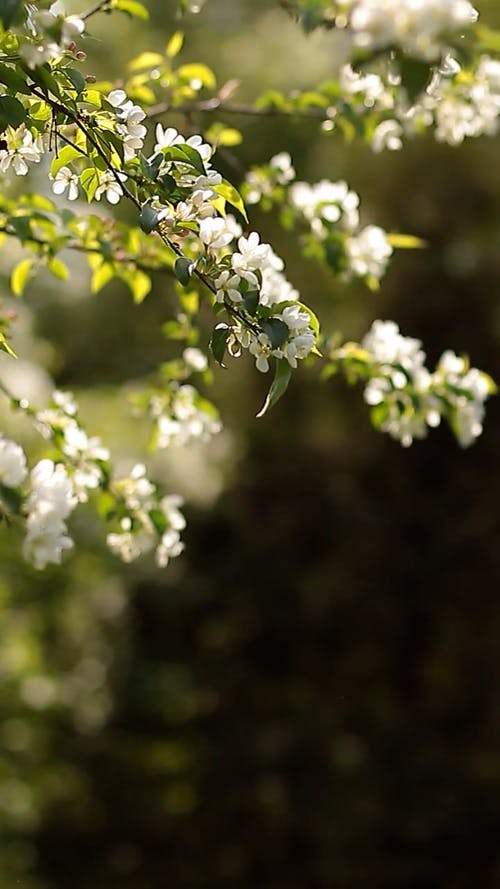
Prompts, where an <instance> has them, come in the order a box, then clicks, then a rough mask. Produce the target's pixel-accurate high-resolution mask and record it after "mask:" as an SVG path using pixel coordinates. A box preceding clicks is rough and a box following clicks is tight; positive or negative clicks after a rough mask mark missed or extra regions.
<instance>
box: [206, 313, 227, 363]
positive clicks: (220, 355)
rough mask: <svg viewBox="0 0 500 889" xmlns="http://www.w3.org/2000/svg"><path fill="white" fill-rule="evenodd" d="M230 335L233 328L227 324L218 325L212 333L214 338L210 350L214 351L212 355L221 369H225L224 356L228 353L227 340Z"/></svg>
mask: <svg viewBox="0 0 500 889" xmlns="http://www.w3.org/2000/svg"><path fill="white" fill-rule="evenodd" d="M230 333H231V328H230V327H228V325H227V324H224V323H221V324H216V325H215V327H214V331H213V333H212V338H211V340H210V349H211V351H212V355H213V356H214V358H215V360H216V361H217V363H218V364H220V366H221V367H225V364H224V355H225V352H226V348H227V340H228V337H229V334H230Z"/></svg>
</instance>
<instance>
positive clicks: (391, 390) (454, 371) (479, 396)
mask: <svg viewBox="0 0 500 889" xmlns="http://www.w3.org/2000/svg"><path fill="white" fill-rule="evenodd" d="M334 357H335V359H336V360H337V361H339V362H340V364H341V366H343V367H344V369H345V370H346V372H348V373H353V372H354V373H355V375H361V376H362V377H364V378H367V383H366V386H365V391H364V397H365V401H366V403H367V404H368V405H370V407H371V409H372V419H373V421H374V424H375V425H376V427H377V428H379V429H380V430H382V431H383V432H387V433H388V434H389V435H390V436H391V437H392V438H395V439H396V440H398V441H400V442H401V444H402V445H403V446H404V447H408V446H409V445H411V443H412V441H413V440H414V439H415V438H425V437H426V435H427V433H428V429H429V427H430V428H435V427H436V426H439V424H440V422H441V419H442V418H444V419H446V420H447V421H448V423H449V424H450V426H451V428H452V429H453V432H454V433H455V435H456V437H457V440H458V442H459V444H460V445H462V447H468V446H469V445H471V444H472V443H473V442H474V441H475V439H476V438H477V437H478V436H479V435H481V432H482V421H483V417H484V404H485V401H486V399H487V398H488V396H489V395H491V394H492V393H493V392H494V391H495V386H494V384H493V381H492V380H491V378H490V377H489V376H488V375H487V374H485V373H483V372H482V371H479V370H477V368H471V367H469V364H468V362H467V360H466V359H465V358H463V357H460V356H457V355H455V353H454V352H451V351H446V352H444V354H443V355H442V356H441V358H440V360H439V362H438V364H437V367H436V369H435V371H434V373H430V372H429V370H428V369H427V367H426V366H425V357H426V356H425V352H424V351H423V350H422V343H421V342H420V340H418V339H414V338H413V337H407V336H403V335H402V334H401V333H400V332H399V328H398V326H397V324H395V323H394V322H393V321H374V323H373V324H372V327H371V329H370V330H369V332H368V333H367V334H366V336H365V337H364V339H363V340H362V341H361V344H360V346H356V345H355V344H352V343H351V344H347V345H346V346H344V347H342V348H340V349H338V350H337V351H336V352H335V356H334Z"/></svg>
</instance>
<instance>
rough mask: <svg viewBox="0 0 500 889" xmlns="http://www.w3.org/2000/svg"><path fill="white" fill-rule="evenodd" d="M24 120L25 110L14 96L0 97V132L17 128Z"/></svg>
mask: <svg viewBox="0 0 500 889" xmlns="http://www.w3.org/2000/svg"><path fill="white" fill-rule="evenodd" d="M25 120H26V110H25V108H24V105H21V103H20V101H19V99H15V98H14V96H0V132H2V133H3V132H4V130H6V129H7V127H14V128H15V127H19V126H20V125H21V124H22V123H23V122H24V121H25Z"/></svg>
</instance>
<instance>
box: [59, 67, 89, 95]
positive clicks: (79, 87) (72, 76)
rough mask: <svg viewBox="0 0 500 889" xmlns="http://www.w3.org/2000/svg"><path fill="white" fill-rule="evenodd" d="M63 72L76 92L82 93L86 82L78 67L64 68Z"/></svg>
mask: <svg viewBox="0 0 500 889" xmlns="http://www.w3.org/2000/svg"><path fill="white" fill-rule="evenodd" d="M63 70H64V73H65V75H66V77H67V78H68V80H69V81H70V82H71V84H72V85H73V87H74V88H75V90H76V91H77V93H83V91H84V89H85V87H86V85H87V83H86V81H85V77H84V76H83V74H82V72H81V71H79V70H78V68H64V69H63Z"/></svg>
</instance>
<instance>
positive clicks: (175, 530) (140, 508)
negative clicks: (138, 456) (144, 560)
mask: <svg viewBox="0 0 500 889" xmlns="http://www.w3.org/2000/svg"><path fill="white" fill-rule="evenodd" d="M114 490H115V491H116V493H117V495H118V497H119V500H120V503H121V507H122V510H121V511H122V513H123V514H122V516H121V518H120V520H119V522H118V530H117V531H112V532H111V533H109V534H108V536H107V538H106V540H107V544H108V546H109V548H110V550H111V552H113V553H114V554H115V555H117V556H119V557H120V558H121V559H122V560H123V561H124V562H132V561H134V560H135V559H138V558H139V557H140V556H142V555H144V554H145V553H148V552H151V550H154V552H155V559H156V562H157V564H158V565H159V567H161V568H164V567H166V565H167V564H168V562H169V560H170V559H173V558H175V557H176V556H179V555H180V554H181V552H182V550H183V549H184V544H183V543H182V541H181V536H180V532H181V531H182V530H183V528H185V526H186V520H185V518H184V516H183V514H182V512H181V511H180V506H182V498H181V497H178V496H177V495H175V494H171V495H169V496H165V497H161V498H159V497H158V491H157V488H156V486H155V485H154V484H153V483H152V482H150V481H149V479H148V478H147V476H146V467H145V466H144V465H143V464H142V463H137V464H136V465H135V466H134V467H133V468H132V470H131V472H130V474H129V475H128V476H127V477H125V478H121V479H117V480H116V481H115V482H114Z"/></svg>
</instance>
